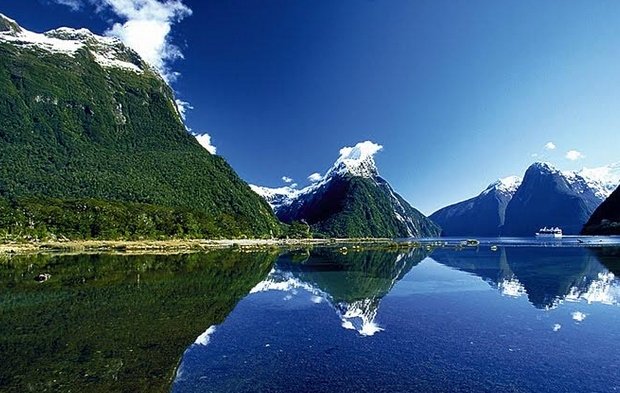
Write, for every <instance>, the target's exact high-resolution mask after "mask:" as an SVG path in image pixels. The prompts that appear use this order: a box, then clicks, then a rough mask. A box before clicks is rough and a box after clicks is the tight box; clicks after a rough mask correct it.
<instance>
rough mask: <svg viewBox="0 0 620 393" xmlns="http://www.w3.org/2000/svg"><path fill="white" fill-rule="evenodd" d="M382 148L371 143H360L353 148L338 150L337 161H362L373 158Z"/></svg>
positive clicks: (347, 147)
mask: <svg viewBox="0 0 620 393" xmlns="http://www.w3.org/2000/svg"><path fill="white" fill-rule="evenodd" d="M381 149H383V146H381V145H379V144H376V143H374V142H371V141H365V142H360V143H358V144H357V145H355V146H352V147H351V146H345V147H343V148H342V149H340V157H339V158H338V161H344V160H354V161H362V160H364V159H366V158H367V157H372V156H374V155H375V154H376V153H377V152H378V151H380V150H381Z"/></svg>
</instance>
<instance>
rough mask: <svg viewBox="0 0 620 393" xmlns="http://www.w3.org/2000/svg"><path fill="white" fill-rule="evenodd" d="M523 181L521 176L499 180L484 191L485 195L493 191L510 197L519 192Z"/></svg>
mask: <svg viewBox="0 0 620 393" xmlns="http://www.w3.org/2000/svg"><path fill="white" fill-rule="evenodd" d="M522 181H523V179H521V178H520V177H519V176H508V177H504V178H501V179H499V180H497V181H496V182H494V183H491V184H490V185H489V186H488V187H487V188H486V190H484V192H483V194H487V193H489V192H491V191H494V190H495V191H498V192H501V193H504V194H508V195H514V193H515V192H517V189H518V188H519V186H520V185H521V182H522Z"/></svg>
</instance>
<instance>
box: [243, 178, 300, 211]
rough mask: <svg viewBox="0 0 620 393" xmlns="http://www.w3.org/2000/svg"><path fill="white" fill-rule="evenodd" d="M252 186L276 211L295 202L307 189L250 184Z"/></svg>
mask: <svg viewBox="0 0 620 393" xmlns="http://www.w3.org/2000/svg"><path fill="white" fill-rule="evenodd" d="M250 188H251V189H252V191H254V192H255V193H257V194H258V195H260V196H261V197H263V199H264V200H266V201H267V203H268V204H269V206H271V208H272V209H273V211H274V212H277V210H278V209H279V208H281V207H282V206H288V205H290V204H291V203H293V201H294V200H295V198H297V197H298V196H299V195H301V194H302V193H303V192H305V190H306V188H304V189H302V190H298V189H296V188H293V187H290V186H284V187H277V188H270V187H263V186H257V185H254V184H250ZM307 188H309V187H307Z"/></svg>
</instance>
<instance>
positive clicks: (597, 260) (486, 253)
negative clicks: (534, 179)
mask: <svg viewBox="0 0 620 393" xmlns="http://www.w3.org/2000/svg"><path fill="white" fill-rule="evenodd" d="M609 250H610V249H608V248H593V249H588V248H552V247H537V248H501V249H499V250H498V251H491V250H489V249H484V250H482V249H479V250H475V249H474V250H462V251H454V250H445V249H438V250H435V251H434V252H433V253H432V254H431V258H432V259H433V260H435V261H437V262H439V263H441V264H443V265H445V266H449V267H452V268H454V269H458V270H461V271H464V272H468V273H472V274H475V275H477V276H479V277H480V278H482V279H483V280H484V281H486V282H487V283H489V285H491V286H492V287H495V288H497V289H498V290H500V291H501V292H502V293H504V294H506V295H509V296H520V295H523V294H525V295H527V298H528V300H529V302H530V303H531V304H532V305H533V306H534V307H536V308H540V309H547V308H553V307H555V306H557V304H558V303H559V302H561V301H563V300H565V299H571V300H577V299H580V298H581V299H585V300H587V301H596V300H601V301H606V300H610V299H604V296H605V295H606V294H605V293H604V291H605V288H606V287H609V284H610V283H611V281H612V280H613V279H614V274H613V273H612V274H610V271H611V272H613V271H614V266H615V271H616V272H618V260H619V259H618V256H619V255H620V253H618V252H616V254H613V253H610V251H609ZM605 258H607V259H605ZM608 267H609V270H608ZM595 297H598V298H597V299H595Z"/></svg>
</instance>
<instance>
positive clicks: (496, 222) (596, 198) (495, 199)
mask: <svg viewBox="0 0 620 393" xmlns="http://www.w3.org/2000/svg"><path fill="white" fill-rule="evenodd" d="M528 173H529V174H530V177H529V178H528V181H527V182H526V183H529V182H531V181H533V180H534V177H531V176H534V175H536V174H547V175H548V182H542V183H539V184H538V186H536V187H534V186H531V185H530V186H528V185H527V184H526V185H525V186H524V185H523V182H518V183H517V182H516V180H515V179H518V178H517V177H513V178H512V179H513V180H512V181H509V183H510V185H509V186H503V188H504V190H503V192H498V190H496V189H495V187H494V185H495V184H498V183H501V181H497V182H495V183H492V184H491V185H489V186H488V187H487V189H485V190H484V191H483V192H481V193H480V194H479V195H477V196H475V197H472V198H470V199H467V200H465V201H462V202H457V203H455V204H452V205H449V206H446V207H444V208H441V209H439V210H437V211H436V212H434V213H433V214H431V215H430V216H429V217H430V218H431V219H432V220H434V221H435V222H437V224H438V225H439V226H441V227H442V229H443V232H442V235H444V236H489V237H495V236H500V235H501V236H532V235H533V234H534V232H536V231H537V230H538V229H539V228H541V227H543V226H550V225H551V226H560V227H563V229H564V230H565V233H567V234H577V233H579V230H580V228H581V226H582V225H583V224H584V223H585V221H586V220H587V217H586V216H588V217H589V214H591V213H592V212H593V211H594V210H595V209H596V208H597V207H598V205H599V204H600V203H601V202H602V201H603V200H604V199H605V198H606V196H608V195H609V194H611V191H612V190H613V189H614V188H615V187H616V186H617V184H618V182H620V165H619V164H618V163H614V164H610V165H608V166H604V167H599V168H583V169H581V170H579V171H560V170H558V169H557V168H555V167H554V166H553V165H552V164H550V163H546V162H535V163H533V164H531V165H530V166H529V167H528V169H527V171H526V175H527V174H528ZM525 177H526V176H524V180H526V179H525ZM506 179H508V178H506ZM549 182H550V183H549ZM547 183H549V184H551V183H554V184H556V185H557V187H556V188H553V187H547V188H546V191H545V193H546V194H545V195H539V197H538V198H537V200H536V204H535V205H532V204H529V205H527V204H526V203H525V201H526V200H528V201H529V198H531V197H532V195H535V194H536V192H540V190H538V188H539V187H543V186H544V185H545V184H547ZM524 187H526V188H528V190H527V191H525V190H522V188H524ZM559 194H561V195H565V197H564V199H566V200H568V199H570V200H572V201H573V202H567V203H568V204H572V205H571V206H565V207H564V208H563V210H562V209H560V211H558V213H557V214H556V215H555V216H553V215H549V214H548V213H549V212H550V211H553V209H554V207H553V203H547V202H548V200H549V199H550V198H552V196H553V195H559ZM515 195H517V196H518V200H515V199H514V196H515ZM519 204H522V206H520V207H518V206H519ZM511 205H512V207H511V208H510V206H511ZM526 205H527V206H526ZM536 206H542V207H541V208H540V209H539V210H538V211H537V212H536V213H535V214H530V213H528V210H533V209H534V208H535V207H536ZM509 209H510V210H513V212H512V213H510V215H508V211H509ZM562 216H567V217H574V218H575V220H572V221H571V219H568V220H563V219H562V218H561V217H562ZM526 221H529V224H527V225H526V224H525V222H526ZM573 221H574V222H573ZM582 221H583V222H582ZM554 223H555V224H554ZM520 225H521V227H519V226H520ZM525 226H526V227H525Z"/></svg>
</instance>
